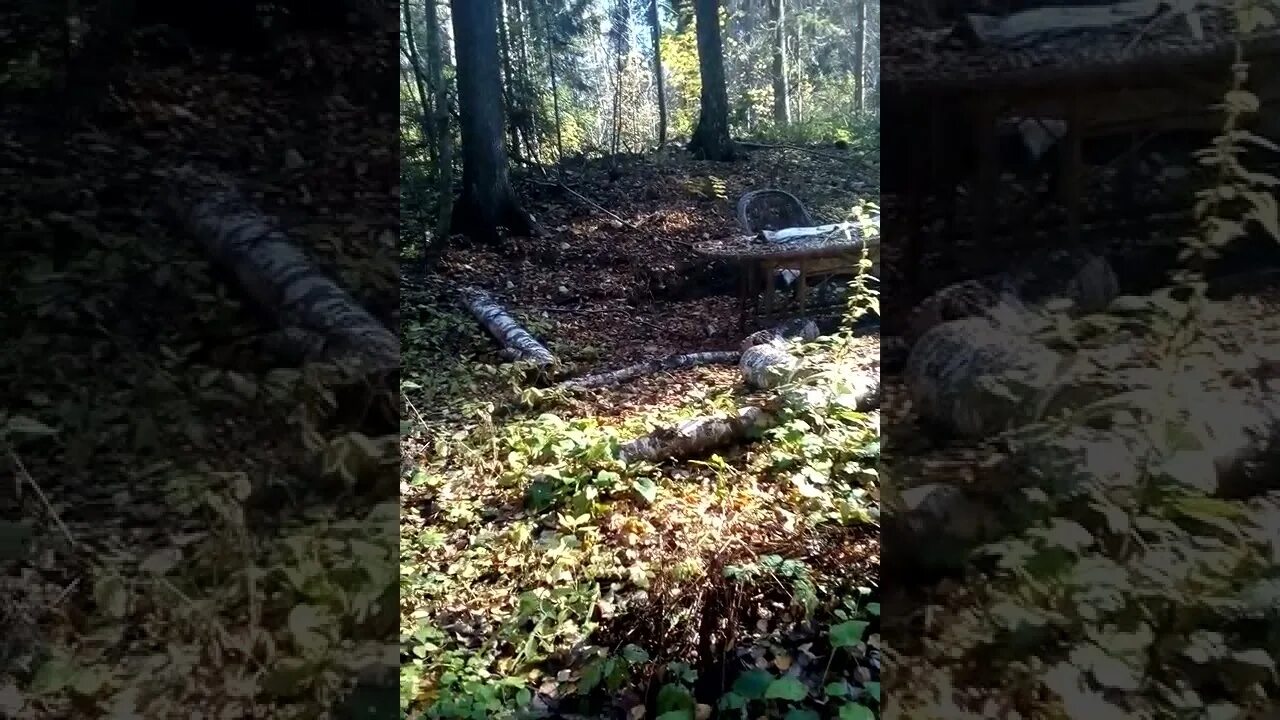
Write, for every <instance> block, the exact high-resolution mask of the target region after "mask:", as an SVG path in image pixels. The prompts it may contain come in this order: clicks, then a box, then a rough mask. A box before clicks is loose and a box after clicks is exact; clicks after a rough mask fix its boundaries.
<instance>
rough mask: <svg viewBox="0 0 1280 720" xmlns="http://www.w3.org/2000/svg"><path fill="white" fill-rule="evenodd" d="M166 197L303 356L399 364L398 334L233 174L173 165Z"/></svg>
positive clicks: (369, 365)
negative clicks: (302, 247)
mask: <svg viewBox="0 0 1280 720" xmlns="http://www.w3.org/2000/svg"><path fill="white" fill-rule="evenodd" d="M166 183H167V185H166V188H165V192H166V195H165V197H164V200H165V205H166V207H167V209H168V210H169V212H170V213H172V215H173V217H174V218H175V219H176V220H177V222H178V223H179V224H180V225H181V226H182V227H183V228H184V229H185V230H187V231H188V232H190V233H191V234H192V235H193V236H195V238H196V240H197V241H198V242H199V243H200V244H201V246H202V247H203V248H204V251H205V253H206V254H207V255H208V256H209V258H210V259H211V260H212V261H213V262H214V263H215V264H217V265H219V266H221V267H224V268H226V269H227V270H229V271H230V272H231V273H232V274H233V275H234V277H235V279H236V282H237V283H238V285H239V289H240V290H241V291H243V292H244V294H245V296H246V297H248V298H249V299H250V300H251V301H252V302H253V303H254V304H255V305H257V306H258V307H259V308H260V309H262V310H263V311H264V312H266V313H267V314H268V315H269V316H270V317H271V318H272V319H273V320H274V321H275V322H276V323H277V325H278V326H279V327H280V328H281V329H283V330H284V331H285V332H284V333H283V334H282V335H281V337H284V338H287V339H290V340H292V341H293V344H294V345H295V347H294V348H293V350H296V351H298V352H297V354H298V355H300V356H302V357H303V358H305V359H307V360H317V361H327V362H337V363H340V364H341V365H344V366H346V367H347V369H348V370H352V371H355V372H356V373H357V374H358V375H360V376H371V375H381V374H385V373H390V372H394V371H396V370H398V369H399V367H400V341H399V339H398V338H397V337H396V336H395V335H394V334H392V333H391V332H390V331H389V330H387V328H386V327H385V326H384V325H383V324H382V323H381V322H379V321H378V320H377V319H376V318H374V317H373V316H372V315H370V314H369V313H368V312H367V311H365V309H364V308H362V307H360V305H359V303H357V302H356V301H355V299H354V298H352V297H351V295H349V294H348V293H347V292H346V291H345V290H343V289H342V288H341V287H339V286H338V285H337V284H336V283H334V282H333V281H332V280H331V279H329V278H328V277H326V276H325V275H324V274H323V273H321V272H320V271H319V270H318V269H316V267H315V266H314V265H313V264H312V263H311V262H310V261H309V260H308V259H307V257H306V256H305V255H304V254H303V253H302V252H301V251H299V250H298V249H297V247H295V246H294V245H293V243H291V242H289V238H288V237H287V236H286V235H285V234H284V232H283V231H282V230H281V229H280V227H279V225H278V224H277V223H276V221H275V220H274V219H273V218H271V217H269V216H267V215H265V214H263V213H262V212H261V211H260V210H259V209H257V208H255V207H253V205H251V204H250V203H249V201H248V200H247V199H246V198H245V196H244V195H243V194H242V193H241V192H240V191H239V190H237V188H236V187H235V186H234V184H232V183H231V182H229V181H227V180H224V179H222V178H217V177H211V176H210V175H209V174H208V173H204V172H197V171H196V170H195V169H193V168H190V167H183V168H178V169H175V170H172V171H170V172H169V173H168V177H167V180H166Z"/></svg>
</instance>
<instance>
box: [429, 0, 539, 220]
mask: <svg viewBox="0 0 1280 720" xmlns="http://www.w3.org/2000/svg"><path fill="white" fill-rule="evenodd" d="M450 4H451V7H452V8H453V34H454V47H455V49H456V53H457V58H458V72H457V74H458V111H459V117H460V120H461V122H460V123H459V125H460V128H461V130H462V194H461V196H460V197H459V198H458V203H457V205H456V206H455V207H454V211H453V222H452V230H453V231H455V232H461V233H466V234H468V235H470V236H471V237H472V238H473V239H476V240H479V241H482V242H496V241H497V239H498V228H499V227H500V226H505V227H506V228H507V229H509V230H510V231H512V232H514V233H516V234H520V235H527V234H530V233H532V231H533V222H532V219H531V218H530V217H529V215H528V214H527V213H526V212H525V211H524V209H523V208H522V207H520V204H519V202H518V201H517V200H516V195H515V191H514V190H512V188H511V179H510V176H509V174H508V173H509V169H508V166H507V151H506V147H505V146H504V143H503V140H502V136H503V129H504V125H505V119H504V117H503V115H504V113H503V107H502V78H501V76H500V74H499V71H498V66H499V56H498V17H497V3H495V2H492V1H490V0H484V1H482V2H477V1H476V0H451V3H450Z"/></svg>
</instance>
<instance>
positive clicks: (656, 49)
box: [649, 0, 667, 147]
mask: <svg viewBox="0 0 1280 720" xmlns="http://www.w3.org/2000/svg"><path fill="white" fill-rule="evenodd" d="M649 35H650V37H652V38H653V82H654V85H655V86H656V87H657V90H658V147H662V146H664V145H666V144H667V90H666V84H665V81H664V80H663V77H662V23H661V21H660V20H659V19H658V0H649Z"/></svg>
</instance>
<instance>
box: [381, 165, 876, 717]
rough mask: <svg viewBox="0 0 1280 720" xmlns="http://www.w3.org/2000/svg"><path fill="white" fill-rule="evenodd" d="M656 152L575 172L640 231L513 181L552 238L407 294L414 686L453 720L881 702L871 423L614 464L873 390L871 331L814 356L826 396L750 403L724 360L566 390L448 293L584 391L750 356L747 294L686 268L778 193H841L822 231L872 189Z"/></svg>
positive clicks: (447, 271)
mask: <svg viewBox="0 0 1280 720" xmlns="http://www.w3.org/2000/svg"><path fill="white" fill-rule="evenodd" d="M827 151H828V152H833V153H838V152H839V151H838V150H833V149H831V148H827ZM665 155H666V157H665V158H664V157H661V156H660V157H657V158H643V159H639V158H637V159H628V160H627V161H626V164H625V165H622V166H621V167H623V168H625V169H624V170H623V171H622V172H616V171H615V172H613V173H611V171H610V167H609V163H608V162H607V161H603V160H602V161H595V162H592V163H590V164H588V165H587V166H585V167H582V168H580V169H577V171H576V172H573V174H572V175H568V174H567V173H566V175H567V176H568V177H573V178H574V180H575V181H576V182H575V184H577V186H578V187H581V188H584V189H586V188H590V192H592V193H594V194H595V197H593V198H592V199H593V200H594V201H595V202H597V203H599V204H600V205H602V206H604V207H608V208H611V209H612V212H613V213H615V214H617V215H619V216H620V217H621V218H622V221H623V222H628V223H631V224H634V225H635V226H636V227H635V228H634V229H632V228H629V227H626V226H623V225H622V224H621V223H620V222H618V221H617V220H614V219H613V218H611V217H610V216H609V215H607V214H605V213H604V212H603V211H602V210H599V209H596V208H593V207H590V206H587V205H585V204H583V203H582V202H581V201H579V200H578V199H576V198H575V197H573V196H572V195H569V194H568V193H563V192H562V193H556V192H555V191H554V190H546V189H543V186H540V185H538V184H537V183H536V181H534V180H532V179H531V180H530V181H529V182H528V184H527V185H521V183H519V181H517V187H518V188H520V189H521V190H523V192H520V195H521V196H522V197H532V198H537V199H536V200H534V201H532V202H531V203H530V207H531V208H532V209H533V210H532V211H533V213H534V214H535V216H536V217H538V218H539V219H540V220H541V221H542V222H543V223H545V224H548V225H549V226H550V227H553V228H556V232H555V233H554V234H552V235H550V236H548V237H545V238H538V239H533V240H528V239H522V240H519V241H513V242H512V244H511V245H510V246H508V247H504V248H495V249H492V250H488V249H475V248H468V249H459V250H450V251H447V252H446V253H444V254H443V255H442V256H441V257H440V259H439V260H438V262H437V264H436V265H435V266H434V268H433V271H432V272H431V273H430V274H429V275H427V276H426V277H425V278H423V279H422V280H421V281H419V282H416V283H415V282H409V283H407V284H406V286H405V288H404V289H403V290H402V302H403V304H404V307H403V310H402V315H403V317H404V318H405V326H404V327H405V334H404V337H405V349H404V352H405V358H406V361H405V365H404V368H405V370H404V378H403V382H404V387H405V389H404V391H403V392H404V399H405V401H406V402H407V403H409V404H411V406H412V409H411V411H410V414H409V416H408V418H407V419H406V421H405V424H406V428H407V434H406V442H405V447H404V452H405V461H406V466H407V471H408V472H409V473H410V474H409V475H408V477H406V479H405V486H404V487H403V488H402V494H403V497H404V499H405V506H406V510H405V515H404V525H403V527H404V533H405V535H404V538H403V539H402V551H403V554H404V558H405V560H404V562H405V566H404V574H403V578H402V580H403V583H404V585H403V588H402V592H403V595H402V601H403V603H404V604H405V606H406V608H407V609H408V617H409V618H410V619H411V622H410V625H409V627H408V628H407V629H406V634H407V637H406V641H407V642H408V646H409V649H410V650H411V651H413V652H414V657H413V659H412V661H411V664H410V665H409V666H408V668H407V670H406V671H405V672H406V675H405V676H404V677H405V678H407V679H408V680H409V681H410V683H411V684H408V685H407V686H406V687H405V690H406V692H408V693H411V695H410V696H408V697H407V698H406V700H409V701H417V702H424V703H425V704H426V706H427V707H436V708H443V709H442V710H437V712H441V715H442V716H445V717H452V716H465V715H452V714H450V713H452V712H462V709H463V708H469V707H473V706H474V705H472V703H478V702H490V699H491V698H492V699H495V700H498V701H502V702H506V703H510V702H513V701H515V700H518V699H521V698H522V694H523V698H522V699H523V700H525V701H526V702H527V703H533V705H531V706H530V707H532V708H537V707H539V706H541V707H542V708H543V709H556V710H557V711H558V712H560V713H566V714H564V715H561V716H564V717H569V716H573V714H574V712H575V710H576V712H578V713H580V714H581V715H582V716H584V717H599V716H600V715H598V714H595V713H604V712H605V711H606V710H608V711H610V712H612V713H614V714H617V716H619V717H624V716H629V717H638V715H637V714H636V713H635V708H637V707H640V708H648V709H649V712H650V715H646V717H654V716H660V715H661V714H663V713H669V712H682V711H685V710H688V711H690V712H693V711H694V710H695V706H697V705H699V704H706V705H713V704H716V703H717V702H721V701H720V700H719V698H722V697H728V698H729V700H728V701H727V702H728V703H731V704H732V703H740V704H741V705H742V706H743V707H746V706H748V705H750V706H753V707H755V706H759V707H761V708H765V707H772V708H774V709H775V710H776V709H777V708H781V707H787V708H793V709H796V710H802V709H804V708H806V707H815V708H820V707H823V706H828V705H831V704H838V703H840V702H842V701H843V699H846V698H853V697H855V696H857V695H858V694H859V693H871V694H869V695H866V696H865V697H867V698H873V695H874V692H875V688H876V687H877V686H876V683H875V681H874V680H872V679H871V678H872V676H871V675H866V674H865V673H868V672H871V673H873V674H874V673H875V672H876V671H875V670H874V668H875V667H876V664H877V663H876V661H875V651H874V640H873V641H872V644H871V646H870V647H868V646H867V645H866V644H865V643H863V639H864V638H863V637H862V635H863V633H862V629H863V628H866V627H868V626H869V624H870V623H873V622H874V620H875V615H874V613H875V609H876V607H877V602H878V591H877V579H876V578H877V565H878V555H879V551H878V532H877V530H876V528H875V519H874V518H875V512H876V511H875V506H876V493H877V490H876V483H875V478H874V472H873V470H874V466H875V463H876V447H877V437H878V427H877V421H876V417H875V413H874V412H872V413H863V412H861V411H859V410H858V409H857V408H856V407H853V406H843V405H841V404H840V403H838V402H837V403H836V404H835V405H827V406H814V407H809V408H808V409H807V410H805V411H803V412H801V411H799V410H796V411H791V413H794V414H787V415H784V418H785V419H784V418H779V420H780V422H781V424H780V426H778V427H777V428H775V429H772V430H768V431H767V432H766V433H765V434H764V437H762V438H759V439H757V440H756V441H754V442H748V441H747V440H748V438H746V437H744V438H740V439H739V441H737V442H731V443H728V444H726V445H723V446H720V447H712V448H708V449H707V450H704V451H703V452H701V453H697V454H693V455H692V456H690V457H687V458H682V459H680V460H678V461H674V462H660V463H648V462H641V463H625V464H624V463H619V462H618V461H617V460H616V459H614V455H615V453H616V451H617V450H618V448H619V446H620V445H622V444H625V443H626V441H628V440H630V439H632V438H635V437H638V436H643V435H645V434H646V433H648V432H649V431H651V430H652V429H653V428H655V427H662V426H669V425H672V424H674V423H678V422H680V421H682V420H687V419H690V418H694V417H697V416H704V415H715V414H717V413H719V414H720V415H724V414H725V413H728V415H729V416H732V415H733V413H734V412H735V411H736V410H737V409H738V408H740V407H743V406H751V405H764V404H767V402H768V397H769V396H770V395H773V394H774V393H787V392H789V393H796V392H802V391H803V390H805V389H806V388H808V389H809V390H814V391H816V390H823V391H824V392H827V393H834V394H835V395H836V396H839V395H841V394H845V395H850V394H852V393H856V392H859V390H858V389H857V383H859V382H866V380H867V379H869V378H874V377H875V373H876V372H877V370H876V368H877V366H878V363H879V347H878V342H877V336H876V335H875V334H874V333H871V334H858V335H852V334H851V335H848V336H847V337H844V338H843V339H834V338H831V339H828V341H826V342H825V343H814V345H815V346H816V347H815V348H814V349H813V350H811V351H810V352H811V353H813V357H812V359H811V361H810V362H812V363H815V364H821V363H829V364H830V365H829V366H828V367H825V368H824V372H825V373H826V374H825V375H823V376H821V377H820V378H817V379H813V380H810V381H808V382H809V383H810V385H804V384H801V385H799V386H797V387H791V388H784V389H783V390H776V391H774V392H760V391H758V390H752V389H751V388H749V387H747V388H744V387H743V382H742V378H741V371H740V370H739V368H738V367H737V364H736V357H730V358H729V359H728V360H727V361H724V360H722V361H721V364H718V365H709V366H706V367H695V368H690V369H683V370H676V371H672V372H656V373H652V374H649V375H647V376H642V377H639V378H637V379H635V380H632V381H629V382H624V383H620V384H618V385H616V386H613V387H601V388H599V389H593V390H588V391H586V392H581V393H566V392H563V391H561V392H556V391H555V389H554V386H551V387H547V386H546V385H545V384H544V386H543V387H542V388H539V387H537V386H536V385H530V384H528V383H526V382H524V376H523V375H522V374H521V372H519V371H518V370H516V369H514V368H512V367H511V366H505V367H502V366H498V367H494V365H495V364H496V363H497V362H500V361H496V360H495V359H494V358H495V354H496V350H497V349H498V348H497V345H496V343H495V341H494V339H493V338H492V337H490V336H489V335H488V334H487V333H486V332H485V330H484V328H483V327H482V326H481V325H479V324H478V323H477V322H476V320H475V318H473V317H472V316H471V315H470V314H469V313H467V311H466V309H465V308H464V307H463V306H462V305H461V304H460V303H458V302H457V301H456V300H453V298H454V296H455V294H454V293H453V291H452V288H455V287H458V286H465V285H474V284H485V283H488V284H491V285H492V284H494V281H495V280H497V284H496V287H491V288H490V289H491V290H492V291H493V292H494V294H495V295H497V296H499V297H501V298H502V302H503V304H504V305H505V306H506V307H507V308H509V309H510V311H511V312H512V313H513V314H514V316H515V317H516V318H517V319H518V320H519V321H520V322H521V324H522V325H523V326H524V327H525V328H527V329H528V330H529V331H530V332H531V333H532V334H534V335H535V336H536V337H537V338H539V339H541V340H542V341H543V342H544V343H545V344H546V345H547V347H548V349H549V350H550V351H551V352H552V353H553V354H554V355H555V356H556V357H558V358H563V359H564V361H565V362H567V363H571V364H572V365H573V366H576V367H577V368H578V372H577V373H576V374H585V373H589V372H593V371H598V370H610V369H616V368H621V367H624V366H627V365H629V364H631V363H634V362H639V361H643V360H646V359H652V358H663V357H667V356H670V355H676V354H686V353H695V352H711V351H736V350H738V348H739V345H740V344H741V342H742V339H743V336H742V334H741V332H740V331H739V328H738V322H737V321H738V311H737V307H736V300H735V298H734V297H733V295H732V288H733V285H732V283H731V282H730V283H727V284H726V283H725V282H723V280H721V282H720V283H719V284H720V287H719V288H717V287H716V285H715V284H714V283H715V281H716V280H717V278H716V277H715V270H714V269H713V270H710V271H709V270H708V269H707V268H706V267H705V262H704V263H697V262H690V252H689V245H690V244H691V243H692V242H693V241H696V240H699V239H701V238H702V237H704V235H710V234H716V233H733V232H735V227H734V226H735V223H736V221H735V220H734V219H733V218H732V212H733V204H732V203H731V202H730V201H729V198H730V197H736V195H737V194H739V193H740V192H742V191H744V190H746V189H748V188H754V187H757V186H759V185H761V184H762V183H761V182H760V181H761V179H763V178H768V177H770V176H772V177H815V178H818V177H830V178H840V177H844V178H847V179H846V180H841V181H836V182H833V183H832V185H834V187H832V186H828V187H822V186H820V185H817V184H816V183H815V184H814V185H811V186H806V187H804V188H803V189H800V188H797V192H800V193H802V195H803V197H805V198H806V199H807V200H809V201H810V202H812V203H813V204H814V206H815V207H817V208H823V210H824V211H825V212H826V213H831V212H832V211H837V212H838V211H839V209H840V208H842V207H844V206H845V205H847V198H848V197H849V196H850V195H861V196H863V197H866V196H867V195H869V194H870V193H871V192H873V191H874V187H872V186H871V185H870V184H869V183H866V181H861V180H856V179H855V178H857V177H858V174H857V173H851V172H850V171H849V169H848V168H849V166H850V165H851V164H852V162H853V161H854V156H853V155H852V154H851V155H849V156H848V158H847V159H823V158H814V157H812V156H810V155H808V154H806V153H804V152H803V151H789V150H786V149H781V150H761V151H758V152H754V153H752V154H751V155H750V156H749V157H748V158H746V159H744V160H742V161H739V162H738V163H735V164H731V165H726V164H721V163H707V162H699V161H692V160H689V159H687V158H684V157H681V155H683V153H682V152H681V151H670V152H669V153H666V154H665ZM710 173H717V174H718V175H716V176H714V177H713V176H710ZM611 174H612V175H613V177H614V178H615V179H614V180H612V181H608V180H607V178H608V177H610V175H611ZM864 177H865V176H864ZM699 181H701V182H699ZM714 187H720V188H722V189H721V190H720V192H719V194H717V193H716V192H715V191H714V190H712V188H714ZM637 198H638V199H637ZM845 212H847V208H846V209H845ZM828 216H829V215H828ZM517 242H518V243H519V244H516V243H517ZM690 266H692V267H691V268H690ZM720 272H721V273H724V272H726V271H725V270H724V269H720ZM691 273H692V274H691ZM726 286H727V289H728V292H726ZM570 288H572V290H569V289H570ZM717 290H719V292H717ZM871 329H874V328H871ZM728 354H730V355H736V353H728ZM830 402H831V401H830V400H828V403H830ZM842 402H848V400H843V401H842ZM513 599H518V600H519V603H518V604H514V603H512V600H513ZM855 631H856V632H855ZM832 633H835V635H832ZM872 633H874V631H872ZM870 637H873V638H874V635H873V634H872V635H870ZM846 646H847V647H846ZM695 658H696V659H695ZM530 667H532V668H537V671H538V673H537V674H535V675H525V676H524V677H525V679H526V680H527V681H528V686H527V687H526V686H524V685H510V686H504V682H503V681H504V680H505V678H504V676H503V674H504V673H510V672H512V671H514V670H516V669H517V668H530ZM525 672H529V671H528V670H526V671H525ZM824 679H825V681H823V680H824ZM793 681H794V682H793ZM846 683H847V685H846ZM768 688H775V689H774V690H772V691H770V690H769V689H768ZM824 688H825V690H824ZM769 692H772V693H775V694H766V693H769ZM806 700H807V701H808V702H807V703H806ZM873 702H874V700H873ZM686 703H689V704H688V706H687V707H686V706H685V705H686ZM455 708H456V709H455ZM655 708H656V709H659V711H658V712H657V714H656V715H655V714H653V712H654V709H655ZM729 709H732V705H730V707H729ZM849 712H852V711H846V714H848V713H849ZM609 716H613V715H609ZM677 716H683V715H671V716H670V717H677Z"/></svg>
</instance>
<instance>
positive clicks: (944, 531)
mask: <svg viewBox="0 0 1280 720" xmlns="http://www.w3.org/2000/svg"><path fill="white" fill-rule="evenodd" d="M1182 404H1183V405H1184V406H1185V407H1189V408H1194V412H1192V413H1190V423H1189V424H1188V425H1187V426H1186V427H1185V428H1183V429H1182V431H1183V432H1185V434H1186V436H1187V437H1188V438H1194V440H1195V442H1194V443H1191V445H1193V446H1198V447H1195V448H1190V447H1189V448H1188V449H1185V450H1178V451H1175V452H1173V453H1172V454H1169V455H1166V456H1165V457H1164V459H1163V460H1160V461H1156V460H1153V458H1158V457H1160V452H1161V451H1160V450H1159V449H1157V448H1155V447H1153V445H1152V442H1151V440H1152V436H1151V434H1150V433H1149V432H1148V431H1147V429H1146V428H1145V427H1142V426H1140V425H1137V424H1133V425H1129V426H1123V427H1119V426H1112V427H1107V428H1095V427H1088V426H1085V425H1074V426H1070V427H1068V428H1067V429H1066V430H1065V431H1063V430H1062V429H1061V428H1056V429H1055V431H1053V432H1037V433H1035V434H1032V435H1028V436H1026V437H1023V438H1012V439H1011V440H1010V441H1009V442H1008V443H1007V444H1005V446H1004V449H1005V452H1004V454H1003V457H1001V458H1000V459H999V460H998V461H997V462H996V463H995V464H992V465H987V466H984V467H983V468H982V475H981V478H982V484H981V486H977V485H971V486H965V487H962V486H960V485H957V484H952V483H949V482H926V483H921V484H916V485H912V486H911V487H907V488H905V489H901V490H898V491H897V492H896V496H897V497H896V501H895V502H893V503H891V504H890V505H889V506H887V507H886V512H885V515H884V516H883V517H884V526H883V533H884V535H885V536H887V537H889V538H891V539H893V540H894V543H893V544H892V547H894V548H905V550H899V551H898V552H900V553H905V554H907V555H909V556H910V557H906V558H903V560H904V562H906V563H907V564H909V565H914V566H927V567H933V568H945V569H957V568H959V567H960V566H961V565H963V563H964V562H965V561H966V559H967V558H968V557H969V551H970V550H972V549H973V548H975V547H977V546H979V545H981V544H983V543H984V542H988V541H990V540H992V539H994V538H997V537H1002V536H1007V535H1008V534H1009V533H1013V532H1018V531H1021V530H1023V529H1025V525H1026V523H1027V520H1028V518H1032V517H1035V516H1036V515H1037V513H1035V512H1030V511H1029V509H1028V508H1027V507H1025V506H1024V504H1023V503H1024V501H1023V500H1022V498H1024V493H1023V491H1024V490H1028V489H1035V490H1038V491H1040V492H1042V493H1044V494H1046V495H1048V496H1049V497H1052V498H1054V499H1055V500H1057V501H1059V502H1070V501H1072V500H1073V499H1075V498H1080V499H1085V500H1087V499H1088V498H1091V497H1099V496H1103V495H1107V494H1109V493H1111V492H1114V491H1116V490H1119V491H1121V492H1127V491H1131V490H1132V489H1133V488H1137V487H1142V486H1143V485H1144V484H1145V483H1146V482H1147V481H1148V478H1149V477H1151V476H1154V477H1155V478H1156V479H1157V480H1158V482H1160V483H1162V484H1164V485H1165V486H1174V485H1180V486H1182V488H1183V489H1184V490H1185V491H1186V492H1189V493H1191V494H1192V495H1195V494H1202V495H1204V496H1207V497H1217V498H1228V499H1244V498H1254V499H1256V498H1260V497H1265V496H1267V495H1268V494H1272V495H1274V494H1275V492H1276V490H1277V488H1278V486H1280V392H1277V391H1275V390H1272V391H1269V392H1264V393H1257V392H1254V391H1252V390H1217V391H1210V390H1204V389H1202V390H1198V391H1196V393H1195V396H1193V397H1187V396H1185V395H1184V396H1183V397H1182ZM1164 452H1167V449H1166V450H1165V451H1164ZM898 480H899V482H901V481H903V480H907V481H908V482H909V480H908V479H907V478H899V479H898Z"/></svg>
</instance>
